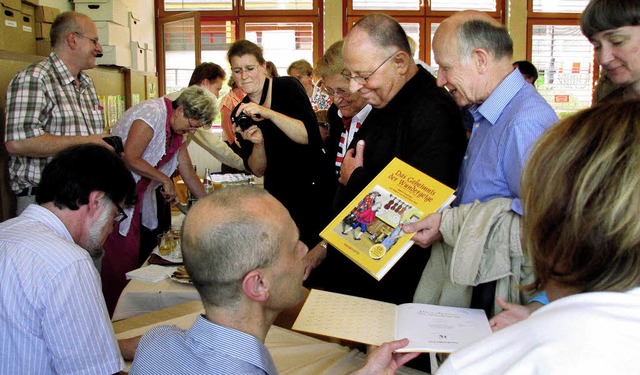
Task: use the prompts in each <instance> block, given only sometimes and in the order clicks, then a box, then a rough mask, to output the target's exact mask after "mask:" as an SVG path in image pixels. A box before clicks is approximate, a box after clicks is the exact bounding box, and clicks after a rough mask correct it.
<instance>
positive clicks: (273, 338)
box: [113, 301, 425, 375]
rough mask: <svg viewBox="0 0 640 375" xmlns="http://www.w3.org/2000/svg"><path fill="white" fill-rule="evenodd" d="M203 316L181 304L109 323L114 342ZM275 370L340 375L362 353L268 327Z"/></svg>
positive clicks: (408, 372) (405, 373) (194, 305)
mask: <svg viewBox="0 0 640 375" xmlns="http://www.w3.org/2000/svg"><path fill="white" fill-rule="evenodd" d="M202 313H203V309H202V304H201V303H200V302H199V301H194V302H189V303H184V304H181V305H177V306H173V307H169V308H166V309H163V310H159V311H155V312H151V313H148V314H144V315H139V316H136V317H133V318H129V319H125V320H122V321H118V322H115V323H113V328H114V331H115V332H116V336H117V337H118V339H126V338H129V337H134V336H138V335H141V334H144V333H145V332H146V331H148V330H149V329H150V328H152V327H155V326H158V325H176V326H178V327H181V328H183V329H187V328H189V327H190V326H191V324H193V322H194V321H195V319H196V317H197V316H198V315H199V314H202ZM265 344H266V346H267V348H268V349H269V353H271V356H272V358H273V362H274V363H275V365H276V367H277V369H278V371H279V373H280V374H282V375H289V374H290V375H297V374H300V375H308V374H314V375H322V374H327V375H328V374H331V375H340V374H348V373H351V372H352V371H354V370H356V369H358V368H360V367H361V366H362V365H363V364H364V362H365V359H366V356H365V354H364V353H362V352H360V351H358V350H355V349H349V348H347V347H345V346H341V345H338V344H335V343H329V342H326V341H322V340H319V339H317V338H313V337H309V336H306V335H303V334H301V333H297V332H294V331H291V330H288V329H285V328H281V327H278V326H275V325H274V326H272V327H271V330H270V331H269V333H268V334H267V339H266V342H265ZM396 373H397V374H400V375H420V374H425V373H424V372H421V371H417V370H414V369H411V368H407V367H402V368H400V369H399V370H398V371H397V372H396Z"/></svg>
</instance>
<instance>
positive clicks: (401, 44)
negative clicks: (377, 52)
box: [345, 13, 411, 55]
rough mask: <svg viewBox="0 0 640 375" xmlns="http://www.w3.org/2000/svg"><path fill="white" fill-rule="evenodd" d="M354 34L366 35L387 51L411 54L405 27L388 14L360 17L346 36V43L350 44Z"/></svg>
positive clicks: (374, 43) (373, 42)
mask: <svg viewBox="0 0 640 375" xmlns="http://www.w3.org/2000/svg"><path fill="white" fill-rule="evenodd" d="M361 33H362V34H361ZM354 35H358V36H359V37H363V36H366V37H367V38H368V39H370V41H371V43H372V44H373V45H375V46H376V47H378V48H381V49H384V50H387V51H396V50H401V51H404V52H406V53H407V54H409V55H411V48H410V47H409V41H408V40H407V34H406V33H405V31H404V29H403V28H402V26H400V24H399V23H398V21H396V20H395V19H393V18H392V17H390V16H388V15H386V14H382V13H374V14H371V15H368V16H366V17H364V18H362V19H360V20H359V21H358V22H356V24H355V25H353V28H351V31H349V34H347V36H346V37H345V44H348V43H349V42H350V39H352V37H353V36H354ZM350 36H351V38H350Z"/></svg>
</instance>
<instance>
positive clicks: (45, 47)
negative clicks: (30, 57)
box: [36, 39, 51, 56]
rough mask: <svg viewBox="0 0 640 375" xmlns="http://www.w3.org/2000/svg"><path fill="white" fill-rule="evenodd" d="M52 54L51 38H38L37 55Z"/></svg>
mask: <svg viewBox="0 0 640 375" xmlns="http://www.w3.org/2000/svg"><path fill="white" fill-rule="evenodd" d="M49 54H51V40H49V39H38V40H36V55H38V56H49Z"/></svg>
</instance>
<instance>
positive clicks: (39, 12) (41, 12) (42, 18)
mask: <svg viewBox="0 0 640 375" xmlns="http://www.w3.org/2000/svg"><path fill="white" fill-rule="evenodd" d="M58 14H60V9H58V8H52V7H45V6H39V7H36V22H48V23H53V21H54V20H55V19H56V17H58Z"/></svg>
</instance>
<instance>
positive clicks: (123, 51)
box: [96, 45, 131, 68]
mask: <svg viewBox="0 0 640 375" xmlns="http://www.w3.org/2000/svg"><path fill="white" fill-rule="evenodd" d="M102 53H103V56H102V57H101V58H99V59H96V64H98V65H117V66H122V67H125V68H130V67H131V51H129V48H126V47H122V46H119V45H113V46H102Z"/></svg>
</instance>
